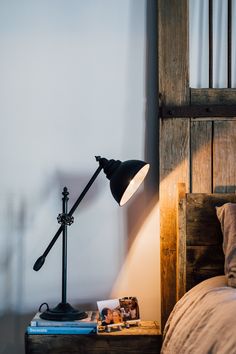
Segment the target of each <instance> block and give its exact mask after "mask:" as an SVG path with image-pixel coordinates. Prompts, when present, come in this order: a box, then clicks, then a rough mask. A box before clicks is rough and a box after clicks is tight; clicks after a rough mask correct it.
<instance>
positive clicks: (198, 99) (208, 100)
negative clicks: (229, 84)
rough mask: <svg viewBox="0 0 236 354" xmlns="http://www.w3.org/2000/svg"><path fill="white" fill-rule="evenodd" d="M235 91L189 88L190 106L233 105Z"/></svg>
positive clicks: (235, 97) (235, 95)
mask: <svg viewBox="0 0 236 354" xmlns="http://www.w3.org/2000/svg"><path fill="white" fill-rule="evenodd" d="M235 103H236V89H226V88H225V89H217V88H214V89H210V88H205V89H204V88H201V89H197V88H191V104H199V105H202V104H203V105H205V104H213V105H214V104H219V105H220V104H223V105H227V104H235Z"/></svg>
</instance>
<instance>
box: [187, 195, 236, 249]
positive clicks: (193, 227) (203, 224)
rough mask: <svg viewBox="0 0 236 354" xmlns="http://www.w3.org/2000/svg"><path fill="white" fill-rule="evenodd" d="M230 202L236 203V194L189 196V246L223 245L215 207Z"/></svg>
mask: <svg viewBox="0 0 236 354" xmlns="http://www.w3.org/2000/svg"><path fill="white" fill-rule="evenodd" d="M229 201H230V202H236V194H221V193H219V194H217V193H216V194H201V193H193V194H187V203H186V238H187V241H186V242H187V246H204V245H205V246H207V245H217V244H222V233H221V229H220V223H219V221H218V219H217V216H216V211H215V206H220V205H223V204H224V203H227V202H229Z"/></svg>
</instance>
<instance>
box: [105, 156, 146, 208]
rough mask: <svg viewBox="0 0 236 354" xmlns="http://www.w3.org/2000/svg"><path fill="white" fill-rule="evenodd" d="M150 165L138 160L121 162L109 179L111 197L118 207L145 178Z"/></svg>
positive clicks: (126, 200)
mask: <svg viewBox="0 0 236 354" xmlns="http://www.w3.org/2000/svg"><path fill="white" fill-rule="evenodd" d="M149 167H150V165H149V164H147V163H146V162H143V161H139V160H128V161H125V162H122V163H121V164H120V166H119V167H118V168H117V170H116V171H115V173H114V174H113V175H112V177H111V179H110V188H111V192H112V195H113V197H114V198H115V200H116V201H117V202H118V203H119V205H120V206H122V205H124V204H125V203H126V202H128V200H129V199H130V198H131V197H132V195H133V194H134V193H135V192H136V191H137V189H138V188H139V186H140V184H141V183H142V182H143V180H144V178H145V177H146V175H147V173H148V170H149Z"/></svg>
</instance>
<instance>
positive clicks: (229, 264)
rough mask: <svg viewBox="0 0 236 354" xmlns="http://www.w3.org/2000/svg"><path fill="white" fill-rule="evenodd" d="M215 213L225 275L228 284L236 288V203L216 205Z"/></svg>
mask: <svg viewBox="0 0 236 354" xmlns="http://www.w3.org/2000/svg"><path fill="white" fill-rule="evenodd" d="M216 214H217V217H218V219H219V221H220V224H221V230H222V233H223V251H224V255H225V264H224V270H225V275H226V278H227V282H228V285H229V286H232V287H234V288H236V204H235V203H226V204H224V205H222V206H221V207H216Z"/></svg>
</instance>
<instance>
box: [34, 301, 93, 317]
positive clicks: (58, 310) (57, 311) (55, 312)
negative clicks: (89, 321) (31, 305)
mask: <svg viewBox="0 0 236 354" xmlns="http://www.w3.org/2000/svg"><path fill="white" fill-rule="evenodd" d="M40 317H41V318H43V319H44V320H51V321H74V320H82V319H84V318H86V317H88V315H87V313H86V312H84V311H78V310H76V309H74V308H73V307H72V306H71V305H70V304H68V303H66V304H63V303H62V302H61V303H59V304H58V305H57V306H56V307H54V308H53V309H47V310H46V311H44V312H43V313H42V314H41V315H40Z"/></svg>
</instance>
